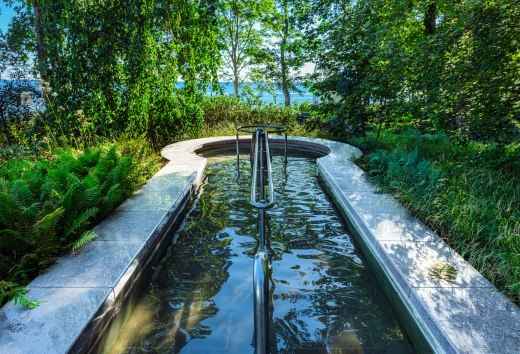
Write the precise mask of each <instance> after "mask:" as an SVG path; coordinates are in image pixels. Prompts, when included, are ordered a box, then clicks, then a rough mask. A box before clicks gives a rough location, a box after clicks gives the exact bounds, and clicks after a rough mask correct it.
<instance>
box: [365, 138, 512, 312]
mask: <svg viewBox="0 0 520 354" xmlns="http://www.w3.org/2000/svg"><path fill="white" fill-rule="evenodd" d="M381 136H382V139H381V143H382V144H384V145H386V148H387V149H388V150H382V149H379V150H376V151H375V152H374V153H372V154H369V159H368V162H367V169H368V173H369V175H370V176H371V177H372V178H373V179H374V180H375V181H377V182H378V183H379V184H380V185H381V186H382V187H383V188H386V189H387V190H388V191H390V192H392V193H393V194H394V195H395V196H396V197H397V198H398V199H399V200H400V201H401V202H402V203H403V204H404V205H405V206H406V207H407V209H408V210H410V211H411V212H412V213H413V214H415V215H417V216H418V217H420V218H421V219H422V220H424V221H425V222H426V223H427V224H429V225H430V226H431V227H432V228H433V229H435V230H437V232H438V233H439V234H440V235H441V237H443V238H444V239H445V240H446V241H447V242H448V243H449V244H450V245H451V246H452V247H453V248H454V249H455V250H456V251H457V252H458V253H459V254H461V255H462V256H463V257H464V258H465V259H466V260H468V261H469V262H470V263H471V264H472V265H473V266H474V267H475V268H477V269H478V270H479V271H480V272H482V273H483V274H484V275H485V276H486V277H487V278H488V279H490V280H491V281H492V282H493V283H494V284H495V285H496V286H497V287H498V288H500V289H501V290H503V291H504V292H505V293H506V294H507V295H508V296H510V297H511V298H512V299H513V300H515V301H517V302H518V301H520V259H519V257H518V254H519V252H520V222H519V220H520V179H519V177H518V173H517V172H518V169H517V168H516V166H518V163H519V158H518V146H517V144H516V145H515V144H513V145H509V146H506V147H503V146H496V145H482V144H475V143H472V144H469V145H468V146H464V147H461V146H458V145H456V144H453V143H451V142H449V140H447V139H446V137H445V136H443V135H433V136H432V135H420V134H418V133H417V132H411V133H407V134H403V135H396V134H391V133H389V132H384V133H383V134H382V135H381ZM370 141H371V142H370ZM376 145H377V144H376V143H375V136H374V135H372V136H371V137H370V136H369V137H367V139H366V140H365V147H367V146H372V147H375V146H376ZM396 146H397V147H396ZM410 149H412V150H410ZM504 151H507V152H504ZM426 158H428V159H426Z"/></svg>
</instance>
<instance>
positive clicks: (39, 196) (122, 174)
mask: <svg viewBox="0 0 520 354" xmlns="http://www.w3.org/2000/svg"><path fill="white" fill-rule="evenodd" d="M148 146H149V145H148V144H146V142H145V141H144V140H126V141H122V142H120V143H118V144H117V145H112V146H110V147H97V148H91V149H87V150H84V151H77V150H73V149H70V148H67V149H61V150H56V151H54V152H53V155H52V156H47V157H45V158H38V159H36V160H30V159H26V158H20V159H17V158H14V159H11V160H9V161H7V162H6V163H5V164H3V166H1V167H0V284H1V286H0V305H1V304H3V303H4V302H5V301H7V300H10V299H13V300H16V301H19V302H20V303H21V304H22V305H24V306H25V307H33V305H34V306H36V305H37V303H35V302H31V300H29V299H26V298H24V297H23V294H24V287H23V286H24V285H26V284H27V283H28V282H29V281H30V280H32V279H33V278H34V277H35V276H36V275H38V273H39V272H40V271H41V270H44V269H45V268H47V267H48V266H49V265H50V264H52V263H53V262H54V260H55V259H56V257H58V256H59V255H61V254H63V253H64V252H66V251H70V250H76V249H78V248H80V247H82V246H84V245H85V244H87V243H88V242H90V241H92V240H93V239H94V238H95V237H96V235H95V233H94V232H93V231H91V230H90V229H89V227H90V226H91V225H93V224H96V223H97V222H99V221H100V220H101V219H103V218H104V217H105V216H106V215H108V214H109V213H110V212H111V211H112V210H113V209H114V208H115V207H116V206H117V205H118V204H119V203H121V202H122V201H123V200H124V199H125V198H126V197H128V196H129V195H130V194H131V193H132V192H133V191H134V190H135V189H136V188H138V186H139V183H142V182H143V181H144V180H146V179H147V178H149V176H150V175H151V174H153V172H155V171H156V170H157V167H158V166H159V165H160V157H158V155H157V154H154V153H153V152H152V151H151V148H150V147H148ZM121 151H122V152H123V154H121Z"/></svg>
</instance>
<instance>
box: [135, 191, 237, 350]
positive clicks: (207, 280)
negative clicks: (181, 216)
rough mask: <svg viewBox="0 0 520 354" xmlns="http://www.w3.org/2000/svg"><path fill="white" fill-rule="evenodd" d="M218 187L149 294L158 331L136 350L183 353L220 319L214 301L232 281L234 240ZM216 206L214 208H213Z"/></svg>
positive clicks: (203, 203)
mask: <svg viewBox="0 0 520 354" xmlns="http://www.w3.org/2000/svg"><path fill="white" fill-rule="evenodd" d="M217 187H218V186H212V185H206V186H205V187H204V193H203V194H202V196H201V198H200V200H199V202H198V204H197V207H196V208H195V210H193V212H192V213H191V215H190V217H189V219H188V221H187V223H186V226H185V228H184V230H183V231H182V232H181V233H180V235H179V239H178V242H177V243H176V245H175V246H174V247H173V249H172V255H171V256H170V258H168V259H167V260H166V261H165V262H164V264H163V265H162V269H161V271H160V272H159V274H158V276H157V278H156V279H155V280H154V282H153V284H152V286H151V288H150V289H151V290H150V292H149V294H148V297H149V299H151V302H152V304H151V305H150V306H152V307H153V308H154V309H155V311H156V312H155V318H154V322H155V325H154V327H153V329H152V330H151V332H150V333H148V334H146V336H145V338H144V339H142V340H141V342H140V343H139V345H138V347H135V348H134V349H135V350H138V351H143V352H149V351H152V352H155V351H156V350H158V349H159V350H160V351H167V352H173V353H174V352H178V351H180V350H181V349H182V347H184V346H185V345H186V344H187V343H188V341H190V340H191V339H193V338H204V337H206V336H208V335H209V334H211V328H210V327H208V326H205V325H204V324H203V321H204V320H205V319H207V318H209V317H212V316H215V315H216V314H218V311H219V309H218V307H217V306H216V304H215V302H214V301H213V300H212V298H213V297H214V296H215V295H216V294H217V293H218V292H219V291H220V289H221V288H222V285H223V284H224V283H225V282H226V280H227V279H228V277H229V273H228V269H229V267H230V266H231V256H232V254H231V250H230V248H229V244H230V239H229V238H228V237H227V234H226V233H223V232H222V230H223V229H224V228H225V226H226V223H227V221H228V219H229V211H228V208H226V207H223V205H224V204H225V203H226V202H225V200H224V199H223V197H224V195H223V194H222V193H221V192H220V191H219V190H218V188H217ZM209 200H211V202H208V201H209Z"/></svg>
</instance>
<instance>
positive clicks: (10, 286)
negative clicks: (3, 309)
mask: <svg viewBox="0 0 520 354" xmlns="http://www.w3.org/2000/svg"><path fill="white" fill-rule="evenodd" d="M26 292H27V287H25V286H18V285H17V284H15V283H11V282H8V281H3V280H0V304H3V303H4V302H6V301H7V300H11V301H13V303H14V304H15V305H16V304H18V303H19V304H20V305H22V306H23V307H24V308H25V309H33V308H35V307H37V306H38V305H39V304H40V303H41V301H39V300H31V299H29V298H28V297H27V295H25V293H26Z"/></svg>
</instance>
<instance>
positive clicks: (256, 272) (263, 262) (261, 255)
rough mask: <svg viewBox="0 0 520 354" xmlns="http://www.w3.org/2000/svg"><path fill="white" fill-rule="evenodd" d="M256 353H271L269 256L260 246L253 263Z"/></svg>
mask: <svg viewBox="0 0 520 354" xmlns="http://www.w3.org/2000/svg"><path fill="white" fill-rule="evenodd" d="M253 292H254V294H253V296H254V310H255V318H254V321H255V354H265V353H269V256H268V254H267V250H266V249H265V247H263V246H260V247H259V248H258V251H257V252H256V254H255V259H254V263H253Z"/></svg>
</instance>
